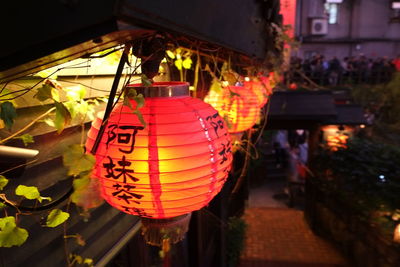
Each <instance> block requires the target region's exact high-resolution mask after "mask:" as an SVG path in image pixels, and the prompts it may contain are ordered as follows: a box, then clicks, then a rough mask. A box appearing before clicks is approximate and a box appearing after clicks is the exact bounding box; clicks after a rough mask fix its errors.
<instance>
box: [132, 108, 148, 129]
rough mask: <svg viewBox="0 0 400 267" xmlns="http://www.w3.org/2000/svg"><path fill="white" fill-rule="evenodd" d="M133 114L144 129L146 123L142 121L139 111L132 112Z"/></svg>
mask: <svg viewBox="0 0 400 267" xmlns="http://www.w3.org/2000/svg"><path fill="white" fill-rule="evenodd" d="M133 114H135V115H136V116H137V117H138V119H139V121H140V123H141V124H142V125H143V127H144V128H146V126H147V123H146V121H145V120H144V118H143V115H142V113H141V112H140V111H139V110H135V111H134V112H133Z"/></svg>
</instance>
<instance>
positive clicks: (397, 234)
mask: <svg viewBox="0 0 400 267" xmlns="http://www.w3.org/2000/svg"><path fill="white" fill-rule="evenodd" d="M393 241H394V242H396V243H400V224H398V225H397V226H396V228H395V229H394V235H393Z"/></svg>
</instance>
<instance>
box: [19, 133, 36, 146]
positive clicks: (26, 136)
mask: <svg viewBox="0 0 400 267" xmlns="http://www.w3.org/2000/svg"><path fill="white" fill-rule="evenodd" d="M14 139H21V140H22V142H24V145H25V146H27V145H29V144H31V143H35V140H33V136H32V135H30V134H23V135H20V136H17V137H14Z"/></svg>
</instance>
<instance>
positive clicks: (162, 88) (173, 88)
mask: <svg viewBox="0 0 400 267" xmlns="http://www.w3.org/2000/svg"><path fill="white" fill-rule="evenodd" d="M129 89H135V90H136V92H137V93H138V94H142V95H143V96H144V97H174V96H189V83H187V82H155V83H153V84H152V85H151V86H143V85H142V84H141V83H139V84H129V85H127V87H126V89H125V90H129Z"/></svg>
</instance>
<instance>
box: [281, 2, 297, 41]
mask: <svg viewBox="0 0 400 267" xmlns="http://www.w3.org/2000/svg"><path fill="white" fill-rule="evenodd" d="M280 2H281V5H280V14H281V15H282V19H283V25H290V26H291V28H290V29H289V30H288V31H287V35H288V36H289V37H290V38H293V37H294V28H295V21H296V0H281V1H280Z"/></svg>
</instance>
